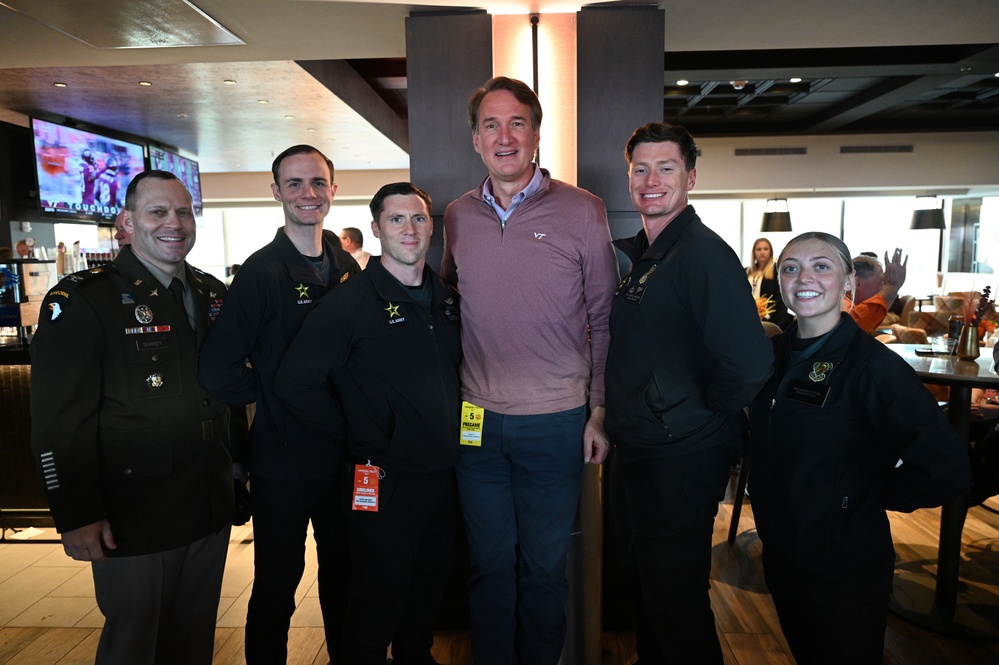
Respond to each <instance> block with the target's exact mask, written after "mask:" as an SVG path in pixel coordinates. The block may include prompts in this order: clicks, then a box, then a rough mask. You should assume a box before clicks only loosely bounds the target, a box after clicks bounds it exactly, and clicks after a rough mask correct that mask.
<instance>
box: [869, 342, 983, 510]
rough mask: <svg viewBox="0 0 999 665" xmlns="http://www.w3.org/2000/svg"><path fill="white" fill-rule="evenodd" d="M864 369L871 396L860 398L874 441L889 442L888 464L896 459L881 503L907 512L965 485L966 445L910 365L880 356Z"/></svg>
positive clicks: (938, 500) (942, 498) (952, 495)
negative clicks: (873, 396)
mask: <svg viewBox="0 0 999 665" xmlns="http://www.w3.org/2000/svg"><path fill="white" fill-rule="evenodd" d="M886 351H887V350H886ZM887 353H889V354H891V355H892V356H894V354H893V353H892V352H891V351H887ZM869 372H870V384H871V385H872V386H873V387H874V390H875V391H876V394H877V397H876V399H865V400H864V403H866V404H867V405H868V410H869V416H870V418H871V420H872V421H873V422H874V423H875V424H876V425H877V426H878V429H879V432H880V434H879V439H880V441H882V442H883V443H885V444H886V445H887V446H889V449H888V451H887V452H888V454H889V458H888V460H887V464H888V466H893V465H894V464H895V462H896V460H897V459H901V460H902V463H901V464H900V465H898V466H893V468H892V470H891V471H890V472H889V476H888V482H887V483H886V486H885V494H884V498H883V502H884V506H885V508H887V509H888V510H898V511H903V512H911V511H913V510H916V509H917V508H930V507H933V506H940V505H942V504H944V503H946V502H948V501H951V500H952V499H954V498H956V497H958V496H960V495H961V494H963V493H964V492H966V491H968V489H969V488H970V487H971V483H972V477H971V468H970V465H969V462H968V451H967V446H966V445H965V444H964V443H962V442H961V441H960V440H959V439H958V437H957V433H956V432H954V429H953V428H952V427H951V426H950V423H948V422H947V419H946V418H945V417H944V413H943V411H942V410H941V409H940V407H939V406H937V403H936V400H935V399H934V398H933V396H932V395H931V394H930V392H929V391H928V390H927V389H926V388H925V387H924V386H923V384H922V382H921V381H920V380H919V377H918V376H916V373H915V372H914V371H913V370H912V368H911V367H909V366H908V365H907V364H905V361H903V360H902V359H901V358H897V357H888V356H884V357H881V358H878V359H877V361H876V362H872V363H871V364H870V369H869Z"/></svg>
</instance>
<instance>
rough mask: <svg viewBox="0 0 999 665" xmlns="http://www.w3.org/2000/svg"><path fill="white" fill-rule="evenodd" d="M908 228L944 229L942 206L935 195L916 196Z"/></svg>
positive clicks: (945, 226)
mask: <svg viewBox="0 0 999 665" xmlns="http://www.w3.org/2000/svg"><path fill="white" fill-rule="evenodd" d="M909 228H910V229H916V230H919V229H946V228H947V225H946V223H944V214H943V208H942V207H941V205H940V201H939V199H937V197H935V196H917V197H916V205H915V208H914V209H913V211H912V223H911V224H910V225H909Z"/></svg>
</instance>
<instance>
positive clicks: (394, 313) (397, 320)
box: [384, 303, 406, 326]
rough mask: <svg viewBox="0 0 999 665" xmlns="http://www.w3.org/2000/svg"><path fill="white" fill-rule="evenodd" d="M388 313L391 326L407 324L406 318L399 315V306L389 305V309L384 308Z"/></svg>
mask: <svg viewBox="0 0 999 665" xmlns="http://www.w3.org/2000/svg"><path fill="white" fill-rule="evenodd" d="M384 309H385V311H386V312H388V324H389V325H390V326H397V325H399V324H402V323H406V317H405V316H403V315H402V314H400V313H399V306H398V305H393V304H392V303H389V304H388V307H385V308H384Z"/></svg>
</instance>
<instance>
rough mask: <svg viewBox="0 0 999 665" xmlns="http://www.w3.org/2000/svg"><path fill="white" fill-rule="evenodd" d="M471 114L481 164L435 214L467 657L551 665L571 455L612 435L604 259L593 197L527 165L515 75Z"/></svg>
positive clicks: (585, 453)
mask: <svg viewBox="0 0 999 665" xmlns="http://www.w3.org/2000/svg"><path fill="white" fill-rule="evenodd" d="M468 116H469V123H470V125H471V130H472V146H473V147H474V148H475V151H476V152H477V153H479V155H481V157H482V162H483V164H485V167H486V171H487V172H488V175H487V176H486V178H485V180H483V181H482V183H481V184H480V185H479V186H478V187H476V188H475V189H474V190H472V191H470V192H468V193H467V194H465V195H464V196H462V197H461V198H459V199H457V200H456V201H454V202H452V203H451V204H450V205H449V206H448V207H447V210H446V211H445V213H444V255H443V260H442V265H441V274H442V275H443V277H444V279H445V280H446V281H447V282H448V283H449V284H451V285H452V286H454V287H455V288H456V289H457V290H458V291H459V292H460V293H461V297H462V307H461V325H462V329H461V339H462V348H463V350H464V361H463V363H462V367H461V379H462V399H464V400H465V402H466V403H467V404H466V405H465V407H464V408H465V410H466V412H467V418H466V419H463V427H464V428H465V429H466V430H467V431H466V432H465V433H464V435H466V438H465V440H464V441H465V443H466V444H468V445H465V446H463V447H462V454H461V460H460V461H459V462H458V466H457V473H458V488H459V492H460V494H461V503H462V508H463V509H464V514H465V526H466V530H467V533H468V543H469V550H470V554H471V578H470V580H469V606H470V610H469V611H470V623H471V628H470V632H471V640H472V652H473V655H474V658H475V662H476V663H477V665H490V664H491V663H504V664H512V663H515V662H518V658H519V662H523V663H531V664H532V665H548V664H551V665H554V664H555V663H557V662H558V660H559V656H560V654H561V652H562V647H563V643H564V642H565V634H566V616H565V602H566V600H567V598H568V595H569V587H568V583H567V582H566V577H565V573H566V553H567V550H568V546H569V533H570V530H571V528H572V522H573V519H574V517H575V514H576V506H577V504H578V502H579V488H580V483H581V480H582V472H583V468H584V464H585V463H586V462H589V463H592V464H599V463H600V462H602V461H603V460H604V458H605V457H606V455H607V448H608V446H609V443H608V441H607V437H606V436H605V434H604V428H603V419H604V385H603V383H604V382H603V379H604V359H605V358H606V354H607V342H608V332H607V317H608V314H609V313H610V301H611V298H612V296H613V293H614V285H615V284H617V280H618V272H617V260H616V258H615V256H614V250H613V248H612V247H611V244H610V231H609V228H608V225H607V212H606V210H605V209H604V205H603V202H602V201H601V200H600V199H598V198H597V197H596V196H593V195H592V194H590V193H589V192H586V191H584V190H582V189H578V188H576V187H573V186H572V185H569V184H566V183H564V182H561V181H558V180H555V179H553V178H552V177H551V174H549V173H548V171H546V170H545V169H542V168H540V167H538V166H537V165H536V164H535V163H534V161H533V160H534V157H535V153H536V152H537V149H538V142H539V140H540V131H541V116H542V111H541V103H540V102H539V101H538V98H537V95H535V94H534V92H533V91H532V90H531V89H530V88H529V87H528V86H527V85H525V84H524V83H523V82H521V81H517V80H514V79H509V78H506V77H497V78H493V79H490V80H489V81H487V82H486V83H485V85H483V86H482V87H481V88H478V89H476V90H475V91H474V92H473V93H472V95H471V98H470V99H469V105H468ZM476 425H481V429H478V428H477V427H476Z"/></svg>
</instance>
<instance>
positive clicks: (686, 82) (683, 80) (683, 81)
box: [676, 74, 999, 85]
mask: <svg viewBox="0 0 999 665" xmlns="http://www.w3.org/2000/svg"><path fill="white" fill-rule="evenodd" d="M997 76H999V74H997ZM688 83H690V81H688V80H687V79H680V80H679V81H677V82H676V84H677V85H687V84H688Z"/></svg>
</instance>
